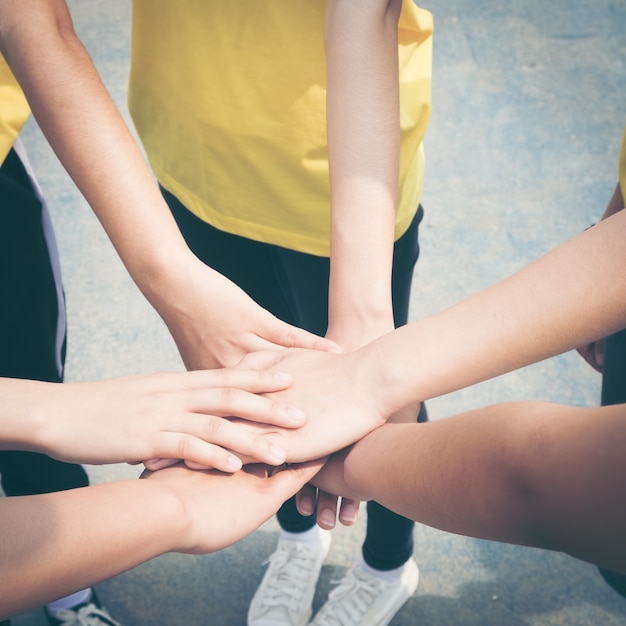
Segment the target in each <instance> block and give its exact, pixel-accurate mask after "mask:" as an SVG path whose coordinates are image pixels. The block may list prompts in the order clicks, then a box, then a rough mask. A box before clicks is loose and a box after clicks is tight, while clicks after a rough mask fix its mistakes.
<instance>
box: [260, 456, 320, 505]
mask: <svg viewBox="0 0 626 626" xmlns="http://www.w3.org/2000/svg"><path fill="white" fill-rule="evenodd" d="M325 462H326V458H324V459H318V460H315V461H309V462H307V463H295V464H293V465H287V466H286V467H285V469H282V470H280V471H278V472H274V473H273V474H272V475H271V477H270V478H269V480H270V484H271V487H272V493H273V494H275V495H278V496H279V497H278V499H277V502H278V505H279V506H280V505H281V504H282V503H283V502H284V501H285V500H287V499H288V498H290V497H291V496H292V495H294V494H295V493H297V492H298V491H299V490H300V489H302V487H304V485H306V484H307V483H308V482H310V481H311V479H312V478H313V477H314V476H315V474H317V473H318V472H319V471H320V469H321V468H322V466H323V465H324V463H325Z"/></svg>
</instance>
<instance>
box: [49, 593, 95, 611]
mask: <svg viewBox="0 0 626 626" xmlns="http://www.w3.org/2000/svg"><path fill="white" fill-rule="evenodd" d="M90 598H91V587H88V588H87V589H83V590H82V591H77V592H76V593H72V594H70V595H69V596H65V597H64V598H59V599H58V600H55V601H54V602H50V603H49V604H47V605H46V607H47V609H48V611H50V613H52V614H53V615H54V614H55V613H57V612H58V611H60V610H61V609H71V608H73V607H75V606H78V605H79V604H83V603H85V602H89V600H90Z"/></svg>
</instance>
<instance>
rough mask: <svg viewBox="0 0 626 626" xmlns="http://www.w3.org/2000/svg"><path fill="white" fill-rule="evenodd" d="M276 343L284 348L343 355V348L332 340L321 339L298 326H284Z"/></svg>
mask: <svg viewBox="0 0 626 626" xmlns="http://www.w3.org/2000/svg"><path fill="white" fill-rule="evenodd" d="M275 341H276V343H277V344H278V345H280V346H282V347H284V348H307V349H309V350H322V351H323V352H335V353H341V352H342V350H341V347H340V346H339V345H338V344H336V343H335V342H334V341H332V340H331V339H326V337H319V336H318V335H314V334H312V333H310V332H308V331H306V330H303V329H302V328H298V327H297V326H289V325H283V328H281V331H280V334H279V335H278V337H277V338H276V339H275Z"/></svg>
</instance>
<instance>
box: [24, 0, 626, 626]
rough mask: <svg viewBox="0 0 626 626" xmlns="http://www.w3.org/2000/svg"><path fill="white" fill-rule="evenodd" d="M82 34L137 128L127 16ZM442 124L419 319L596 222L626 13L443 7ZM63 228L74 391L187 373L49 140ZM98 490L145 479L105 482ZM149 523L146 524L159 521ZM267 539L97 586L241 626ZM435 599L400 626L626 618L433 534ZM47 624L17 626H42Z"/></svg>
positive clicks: (426, 559) (32, 137)
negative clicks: (130, 98) (104, 382)
mask: <svg viewBox="0 0 626 626" xmlns="http://www.w3.org/2000/svg"><path fill="white" fill-rule="evenodd" d="M70 6H71V7H72V10H73V14H74V17H75V22H76V28H77V30H78V32H79V34H80V35H81V37H82V38H83V41H84V42H85V44H86V46H87V48H88V50H89V51H90V53H91V54H92V56H93V58H94V61H95V63H96V65H97V67H98V68H99V70H100V71H101V73H102V76H103V78H104V80H105V83H106V85H107V87H108V88H109V89H110V91H111V93H112V95H113V97H114V98H115V99H116V101H117V102H118V104H119V106H120V108H121V109H122V111H124V113H125V114H126V104H125V90H126V77H127V70H128V43H129V42H128V39H129V18H130V3H129V2H128V1H125V0H82V1H79V0H73V1H72V2H71V3H70ZM424 7H425V8H428V9H430V10H431V11H432V12H433V13H434V16H435V28H436V33H435V40H434V41H435V61H434V94H433V104H434V110H433V115H432V119H431V124H430V127H429V130H428V133H427V137H426V142H425V145H426V153H427V169H426V188H425V192H424V197H423V204H424V206H425V209H426V217H425V221H424V222H423V228H422V230H421V245H422V255H421V259H420V261H419V263H418V266H417V269H416V273H415V288H414V293H413V300H412V317H413V318H414V319H415V318H418V317H421V316H423V315H426V314H428V313H430V312H433V311H435V310H438V309H440V308H442V307H444V306H447V305H449V304H451V303H453V302H455V301H457V300H459V299H460V298H462V297H464V296H466V295H469V294H471V293H472V292H474V291H476V290H478V289H480V288H481V287H484V286H486V285H488V284H490V283H492V282H494V281H496V280H497V279H499V278H502V277H504V276H506V275H507V274H509V273H511V272H513V271H514V270H515V269H517V268H519V267H521V266H522V265H524V264H526V263H527V262H529V261H531V260H533V259H535V258H537V257H538V256H540V255H541V254H543V253H544V252H546V251H547V250H549V249H550V248H551V247H553V246H555V245H556V244H558V243H560V242H562V241H564V240H565V239H567V238H569V237H571V236H573V235H575V234H577V233H578V232H580V231H581V230H583V229H584V228H585V227H586V226H588V225H589V224H590V223H592V222H593V221H595V220H597V219H598V217H599V216H600V214H601V213H602V211H603V209H604V207H605V205H606V203H607V202H608V200H609V198H610V196H611V194H612V191H613V188H614V185H615V183H616V163H617V156H618V148H619V142H620V138H621V132H622V129H623V127H624V124H625V122H626V109H625V108H624V103H625V102H626V100H625V98H624V90H625V88H626V38H625V37H624V31H625V27H626V0H572V1H570V2H565V1H564V0H555V1H553V2H549V3H546V2H541V1H540V0H528V1H526V2H507V3H505V2H498V1H497V0H465V1H463V2H461V1H460V0H447V1H444V0H433V1H431V2H425V3H424ZM23 138H24V141H25V143H26V146H27V148H28V149H29V152H30V155H31V159H32V161H33V163H34V165H35V168H36V171H37V173H38V176H39V178H40V181H41V184H42V186H43V189H44V192H45V194H46V196H47V197H48V199H49V202H50V205H51V209H52V211H53V220H54V223H55V226H56V230H57V235H58V240H59V246H60V251H61V261H62V267H63V272H64V279H65V287H66V294H67V300H68V306H69V343H68V359H67V379H68V380H70V381H77V380H93V379H101V378H107V377H112V376H120V375H125V374H132V373H141V372H149V371H155V370H163V369H182V364H181V361H180V359H179V357H178V355H177V352H176V349H175V347H174V344H173V342H172V340H171V339H170V338H169V336H168V334H167V330H166V328H165V326H164V325H163V323H162V322H161V321H160V319H159V317H158V316H157V315H156V314H155V312H154V311H153V310H152V309H151V308H150V306H149V305H148V304H147V303H146V301H145V300H144V299H143V298H142V296H141V294H140V293H139V292H138V290H137V288H136V287H135V286H134V284H133V283H132V281H131V280H130V279H129V277H128V276H127V274H126V273H125V270H124V268H123V267H122V265H121V263H120V261H119V260H118V258H117V257H116V255H115V253H114V251H113V249H112V247H111V245H110V243H109V242H108V240H107V238H106V236H105V235H104V233H103V231H102V229H101V227H100V225H99V223H98V222H97V220H96V218H95V217H94V216H93V214H92V213H91V211H90V209H89V207H88V206H87V205H86V203H85V202H84V200H83V199H82V198H81V197H80V195H79V194H78V192H77V191H76V189H75V188H74V186H73V184H72V183H71V181H70V180H69V179H68V177H67V175H66V174H65V173H64V171H63V170H62V168H61V167H60V165H59V164H58V162H57V161H56V159H55V157H54V155H53V154H52V152H51V150H50V149H49V147H48V146H47V144H46V143H45V140H43V138H42V136H41V133H40V132H39V130H38V129H37V127H36V125H35V124H34V123H30V124H29V125H28V127H27V129H26V131H25V133H24V135H23ZM599 386H600V378H599V375H598V374H596V373H595V372H593V371H592V370H591V369H590V368H589V367H588V366H586V365H585V364H584V363H583V361H582V359H580V358H579V357H577V356H576V355H575V354H565V355H562V356H559V357H557V358H554V359H549V360H548V361H545V362H543V363H540V364H537V365H534V366H531V367H528V368H524V369H523V370H520V371H518V372H515V373H512V374H510V375H507V376H503V377H500V378H498V379H496V380H494V381H491V382H488V383H484V384H481V385H477V386H476V387H473V388H471V389H468V390H465V391H462V392H458V393H455V394H450V395H448V396H446V397H444V398H440V399H437V400H433V401H432V402H430V403H429V410H430V414H431V417H432V418H434V419H439V418H443V417H445V416H447V415H450V414H454V413H455V412H460V411H463V410H467V409H471V408H475V407H479V406H483V405H485V404H490V403H493V402H496V401H501V400H512V399H535V400H551V401H556V402H563V403H569V404H573V405H581V406H583V405H595V404H597V402H598V400H599ZM89 473H90V476H91V478H92V481H93V482H102V481H109V480H114V479H116V478H120V477H128V476H136V475H137V473H138V470H137V469H136V468H130V467H127V466H123V465H119V466H117V465H116V466H110V467H105V468H102V467H91V468H89ZM364 517H365V511H363V515H362V518H361V521H360V522H359V524H358V525H357V527H356V528H352V529H345V528H339V529H337V530H336V531H335V532H334V535H333V546H332V547H331V552H330V555H329V557H328V559H327V561H326V564H325V566H324V568H323V570H322V576H321V580H320V584H319V588H318V593H317V595H316V597H315V608H318V607H319V606H320V605H321V603H322V602H323V601H324V599H325V597H326V595H327V594H328V591H329V589H330V588H331V582H332V581H333V580H335V579H337V578H340V577H341V575H342V574H343V572H344V570H345V568H346V567H349V566H350V564H351V563H352V562H353V561H354V560H355V559H356V558H357V557H358V556H359V548H360V545H361V541H362V539H363V533H364V523H363V521H364ZM146 523H150V520H146ZM276 534H277V525H276V523H275V522H274V521H270V522H268V523H267V524H266V525H265V526H263V527H262V528H261V529H260V530H258V531H257V532H255V533H254V534H253V535H251V536H250V537H248V538H247V539H245V540H243V541H242V542H240V543H239V544H237V545H235V546H232V547H231V548H229V549H227V550H224V551H223V552H221V553H219V554H214V555H208V556H202V557H191V556H184V555H166V556H163V557H160V558H158V559H155V560H153V561H152V562H149V563H147V564H145V565H143V566H141V567H138V568H136V569H134V570H132V571H130V572H127V573H125V574H123V575H120V576H118V577H116V578H114V579H112V580H110V581H107V582H105V583H103V584H101V585H100V586H99V591H100V595H101V597H102V598H103V600H104V601H105V603H106V604H107V606H108V607H109V608H110V609H111V611H112V613H113V614H114V615H115V616H116V617H117V618H118V619H119V620H120V621H121V622H122V623H123V624H125V625H126V626H147V625H154V626H178V625H182V624H207V625H209V624H215V625H218V626H231V625H232V626H234V625H241V624H244V623H245V615H246V610H247V605H248V602H249V599H250V598H251V596H252V594H253V592H254V590H255V588H256V586H257V584H258V582H259V581H260V579H261V576H262V572H263V568H262V566H261V564H262V562H263V561H264V559H265V558H266V557H267V556H268V555H269V554H270V553H271V551H272V549H273V546H274V543H275V541H276ZM415 536H416V546H415V557H416V559H417V561H418V563H419V565H420V569H421V581H420V586H419V588H418V591H417V593H416V595H415V597H414V598H412V599H411V600H410V601H409V602H408V604H407V605H406V606H405V607H404V608H403V609H402V610H401V612H400V613H399V614H398V615H397V617H396V618H395V620H394V621H393V622H392V624H393V626H401V625H408V624H424V625H426V624H428V625H430V626H440V625H449V624H452V625H456V624H459V625H464V626H466V625H467V626H469V625H481V626H483V625H494V626H502V625H505V624H506V625H514V626H517V625H519V626H521V625H529V626H540V625H557V624H562V625H567V626H598V625H602V626H616V625H620V624H626V600H624V599H622V598H621V597H620V596H618V595H617V594H616V593H615V592H614V591H612V590H611V589H610V588H609V587H607V586H606V585H605V584H604V582H603V581H602V579H601V578H600V577H599V575H598V573H597V570H596V569H595V568H594V567H593V566H591V565H588V564H585V563H581V562H579V561H576V560H574V559H572V558H569V557H567V556H564V555H561V554H556V553H550V552H545V551H541V550H534V549H527V548H521V547H514V546H507V545H501V544H496V543H489V542H485V541H477V540H474V539H468V538H464V537H458V536H455V535H450V534H446V533H443V532H439V531H436V530H433V529H430V528H426V527H421V526H419V527H418V528H417V530H416V533H415ZM44 623H45V622H44V620H43V617H42V613H41V611H40V610H35V611H31V612H29V613H27V614H24V615H22V616H19V617H18V618H16V619H15V620H14V625H15V626H36V625H40V624H44Z"/></svg>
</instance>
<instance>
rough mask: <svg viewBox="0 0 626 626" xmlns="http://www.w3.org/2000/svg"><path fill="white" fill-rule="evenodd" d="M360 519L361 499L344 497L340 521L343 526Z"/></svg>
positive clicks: (351, 524) (340, 509)
mask: <svg viewBox="0 0 626 626" xmlns="http://www.w3.org/2000/svg"><path fill="white" fill-rule="evenodd" d="M358 519H359V501H358V500H350V499H349V498H342V499H341V505H340V506H339V521H340V522H341V524H342V525H343V526H353V525H354V524H356V522H357V520H358Z"/></svg>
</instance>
